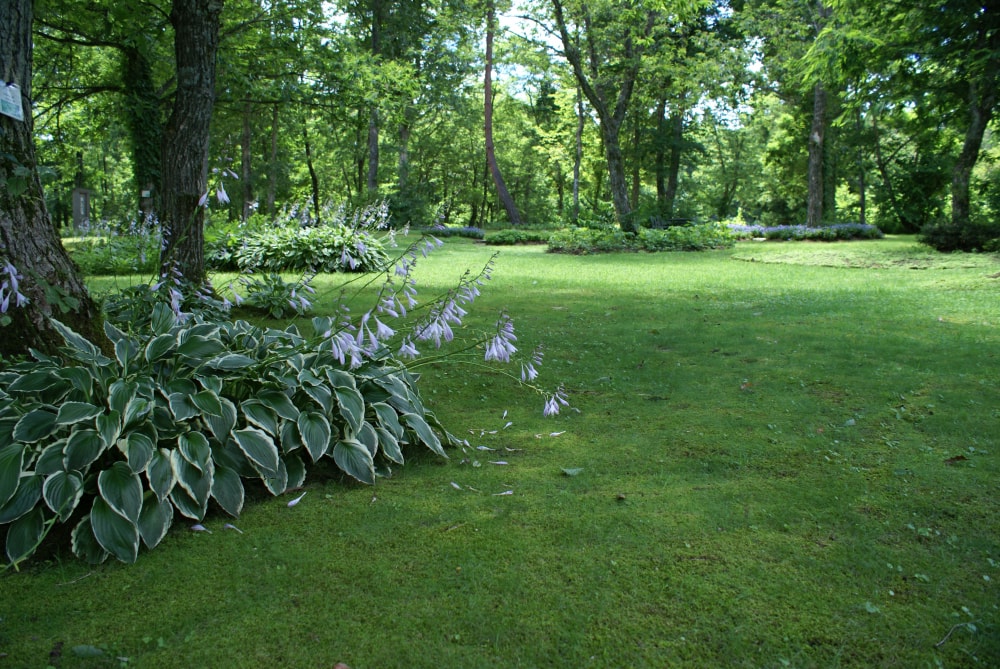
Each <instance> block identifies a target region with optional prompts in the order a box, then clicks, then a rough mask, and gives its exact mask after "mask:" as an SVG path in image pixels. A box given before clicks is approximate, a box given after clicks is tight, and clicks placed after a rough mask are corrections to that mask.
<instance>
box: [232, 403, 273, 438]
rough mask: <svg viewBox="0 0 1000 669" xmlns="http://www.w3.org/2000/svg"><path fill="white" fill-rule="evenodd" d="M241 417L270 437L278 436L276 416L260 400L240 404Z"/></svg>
mask: <svg viewBox="0 0 1000 669" xmlns="http://www.w3.org/2000/svg"><path fill="white" fill-rule="evenodd" d="M240 408H241V409H242V410H243V416H244V417H245V418H246V419H247V422H248V423H251V424H252V425H256V426H257V427H259V428H260V429H262V430H264V431H265V432H267V433H268V434H270V435H272V436H275V437H276V436H278V416H277V414H276V413H275V412H274V411H273V410H272V409H271V408H270V407H268V406H267V405H266V404H264V403H263V402H261V401H260V400H244V401H243V402H240Z"/></svg>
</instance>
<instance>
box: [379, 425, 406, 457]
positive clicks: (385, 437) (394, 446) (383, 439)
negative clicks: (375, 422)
mask: <svg viewBox="0 0 1000 669" xmlns="http://www.w3.org/2000/svg"><path fill="white" fill-rule="evenodd" d="M375 433H376V434H378V443H379V447H380V448H381V449H382V454H383V455H385V457H387V458H389V459H390V460H392V461H393V462H395V463H397V464H400V465H401V464H403V451H402V450H401V449H400V448H399V440H398V439H396V435H394V434H392V433H391V432H389V430H387V429H385V428H384V427H377V428H375Z"/></svg>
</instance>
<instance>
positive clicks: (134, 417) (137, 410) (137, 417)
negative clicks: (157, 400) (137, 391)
mask: <svg viewBox="0 0 1000 669" xmlns="http://www.w3.org/2000/svg"><path fill="white" fill-rule="evenodd" d="M152 410H153V403H152V402H150V401H149V400H147V399H145V398H143V397H133V398H132V399H130V400H129V402H128V404H127V405H126V406H125V413H124V415H125V419H124V424H125V428H126V429H127V428H129V427H133V426H135V425H136V424H137V423H139V422H140V421H142V420H143V419H144V418H145V417H146V416H148V415H149V414H150V412H151V411H152Z"/></svg>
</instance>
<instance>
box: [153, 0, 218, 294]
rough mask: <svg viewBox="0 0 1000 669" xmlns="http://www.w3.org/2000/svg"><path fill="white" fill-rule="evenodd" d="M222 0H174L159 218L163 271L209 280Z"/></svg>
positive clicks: (196, 282)
mask: <svg viewBox="0 0 1000 669" xmlns="http://www.w3.org/2000/svg"><path fill="white" fill-rule="evenodd" d="M222 4H223V2H222V0H173V6H172V8H171V11H170V23H171V24H172V25H173V27H174V57H175V59H176V61H177V90H176V92H175V94H174V107H173V112H172V113H171V114H170V119H169V120H168V121H167V126H166V129H165V130H164V133H163V168H162V170H161V172H162V174H161V178H162V184H163V186H162V190H161V192H160V206H159V214H160V223H161V225H162V227H163V235H164V245H163V252H162V253H161V255H160V264H161V267H162V271H166V272H169V271H170V270H171V269H173V268H174V267H176V268H177V269H178V270H180V272H181V274H182V275H183V277H184V278H185V279H186V280H187V281H189V282H191V283H192V284H194V285H197V286H201V285H203V284H204V283H205V210H204V208H203V207H202V206H200V205H201V200H202V197H203V196H205V194H206V193H207V192H208V142H209V126H210V125H211V122H212V110H213V108H214V106H215V65H216V63H215V60H216V54H217V52H218V48H219V15H220V14H221V13H222Z"/></svg>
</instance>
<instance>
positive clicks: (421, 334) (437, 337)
mask: <svg viewBox="0 0 1000 669" xmlns="http://www.w3.org/2000/svg"><path fill="white" fill-rule="evenodd" d="M454 338H455V333H454V332H452V330H451V326H450V325H448V322H447V321H446V320H444V319H442V318H441V317H440V315H437V316H435V317H434V318H433V320H431V321H430V322H428V323H427V324H426V325H424V326H423V327H422V328H420V330H419V331H418V332H417V341H433V342H434V347H435V348H441V340H442V339H444V340H445V341H451V340H452V339H454Z"/></svg>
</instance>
